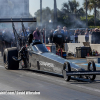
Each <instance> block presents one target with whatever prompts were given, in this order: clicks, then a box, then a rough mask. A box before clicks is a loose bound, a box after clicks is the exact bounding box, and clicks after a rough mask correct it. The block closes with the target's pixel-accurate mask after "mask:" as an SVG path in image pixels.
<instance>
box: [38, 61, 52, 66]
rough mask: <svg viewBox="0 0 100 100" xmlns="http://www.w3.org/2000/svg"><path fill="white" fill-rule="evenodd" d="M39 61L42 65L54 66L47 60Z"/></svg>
mask: <svg viewBox="0 0 100 100" xmlns="http://www.w3.org/2000/svg"><path fill="white" fill-rule="evenodd" d="M39 63H40V65H43V66H48V67H54V64H53V63H48V62H43V61H39Z"/></svg>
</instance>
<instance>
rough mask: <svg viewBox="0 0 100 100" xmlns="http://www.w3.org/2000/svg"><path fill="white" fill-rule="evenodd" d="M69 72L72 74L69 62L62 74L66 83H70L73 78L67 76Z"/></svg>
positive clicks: (65, 64)
mask: <svg viewBox="0 0 100 100" xmlns="http://www.w3.org/2000/svg"><path fill="white" fill-rule="evenodd" d="M67 72H71V67H70V64H69V63H68V62H67V63H64V66H63V72H62V73H63V77H64V80H65V81H69V80H70V78H71V76H67V75H66V73H67Z"/></svg>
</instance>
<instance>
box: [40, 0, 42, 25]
mask: <svg viewBox="0 0 100 100" xmlns="http://www.w3.org/2000/svg"><path fill="white" fill-rule="evenodd" d="M40 25H41V27H42V0H40Z"/></svg>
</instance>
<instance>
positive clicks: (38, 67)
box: [37, 61, 40, 70]
mask: <svg viewBox="0 0 100 100" xmlns="http://www.w3.org/2000/svg"><path fill="white" fill-rule="evenodd" d="M37 69H38V70H40V64H39V61H37Z"/></svg>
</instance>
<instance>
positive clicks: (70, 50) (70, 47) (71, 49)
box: [65, 43, 100, 54]
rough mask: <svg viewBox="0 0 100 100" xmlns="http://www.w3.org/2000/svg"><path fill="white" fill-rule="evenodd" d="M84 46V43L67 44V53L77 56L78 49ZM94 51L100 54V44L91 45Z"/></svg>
mask: <svg viewBox="0 0 100 100" xmlns="http://www.w3.org/2000/svg"><path fill="white" fill-rule="evenodd" d="M82 46H84V45H83V43H65V51H66V52H67V53H72V54H76V47H82ZM90 47H91V49H92V50H97V52H98V53H99V54H100V44H90Z"/></svg>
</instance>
